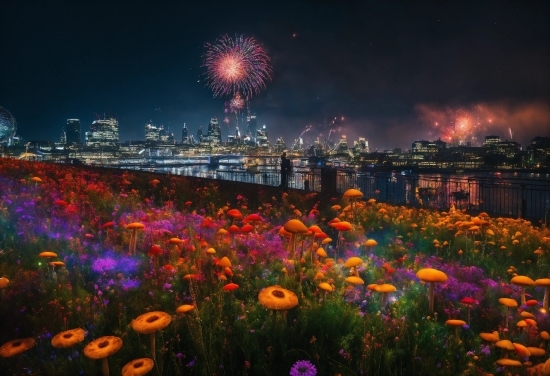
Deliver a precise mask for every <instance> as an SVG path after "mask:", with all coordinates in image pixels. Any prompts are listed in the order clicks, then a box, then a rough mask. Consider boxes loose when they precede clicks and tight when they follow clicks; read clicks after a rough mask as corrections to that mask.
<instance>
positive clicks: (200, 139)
mask: <svg viewBox="0 0 550 376" xmlns="http://www.w3.org/2000/svg"><path fill="white" fill-rule="evenodd" d="M202 138H203V137H202V125H199V129H198V130H197V141H198V142H202Z"/></svg>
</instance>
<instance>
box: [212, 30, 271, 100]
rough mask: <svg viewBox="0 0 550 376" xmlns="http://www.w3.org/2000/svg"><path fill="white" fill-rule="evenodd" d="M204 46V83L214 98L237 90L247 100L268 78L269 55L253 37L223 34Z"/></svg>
mask: <svg viewBox="0 0 550 376" xmlns="http://www.w3.org/2000/svg"><path fill="white" fill-rule="evenodd" d="M205 47H206V53H205V54H204V64H203V66H204V67H206V74H205V75H206V85H207V86H209V87H210V88H211V89H212V91H213V93H214V96H215V97H221V96H226V95H232V96H233V95H236V94H238V93H240V95H242V96H243V97H244V100H248V99H250V98H251V97H252V95H253V94H257V93H259V92H260V91H261V90H262V89H264V88H265V82H266V81H267V80H269V79H270V78H271V66H270V64H269V60H270V59H269V56H268V55H267V53H266V52H265V51H264V49H263V48H262V47H261V46H260V45H259V44H258V43H257V42H256V40H255V39H254V38H245V37H244V36H242V35H241V36H237V35H236V36H235V38H231V37H229V36H228V35H227V34H226V35H223V36H222V37H221V38H219V39H218V40H216V42H214V43H212V44H211V43H206V44H205Z"/></svg>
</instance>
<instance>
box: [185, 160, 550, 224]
mask: <svg viewBox="0 0 550 376" xmlns="http://www.w3.org/2000/svg"><path fill="white" fill-rule="evenodd" d="M182 174H188V175H191V176H194V173H193V172H192V171H191V170H182ZM209 177H212V178H216V179H222V180H232V181H239V182H244V183H252V184H263V185H270V186H274V187H277V186H280V184H281V176H280V173H279V171H278V170H265V171H260V172H250V171H246V170H216V171H215V172H213V171H212V174H211V176H209ZM288 187H289V188H293V189H302V190H308V191H318V192H326V193H330V194H335V195H336V194H342V193H343V192H345V191H346V190H348V189H350V188H357V189H359V190H360V191H361V192H363V194H364V197H365V198H375V199H376V200H377V201H380V202H387V203H390V204H395V205H410V206H416V207H425V208H433V209H438V210H442V211H447V210H448V209H449V208H450V207H451V206H454V207H456V208H457V209H466V210H468V211H470V212H472V213H475V212H481V211H485V212H487V213H489V214H490V215H497V216H498V215H503V216H512V217H521V218H527V219H530V220H532V221H544V222H545V223H546V221H547V220H548V219H550V182H547V181H534V180H528V179H521V178H517V179H514V178H505V179H497V178H486V177H469V178H468V177H443V176H441V175H439V176H422V175H400V174H393V173H377V174H368V173H361V172H356V171H354V170H340V169H323V168H313V169H311V170H296V171H294V172H293V173H292V174H290V175H289V178H288Z"/></svg>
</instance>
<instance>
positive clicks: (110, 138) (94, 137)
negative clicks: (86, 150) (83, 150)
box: [86, 117, 120, 149]
mask: <svg viewBox="0 0 550 376" xmlns="http://www.w3.org/2000/svg"><path fill="white" fill-rule="evenodd" d="M86 146H87V147H91V148H114V149H118V147H119V146H120V139H119V137H118V120H117V119H116V118H115V117H106V118H105V119H97V120H94V122H93V123H92V125H91V126H90V131H89V132H86Z"/></svg>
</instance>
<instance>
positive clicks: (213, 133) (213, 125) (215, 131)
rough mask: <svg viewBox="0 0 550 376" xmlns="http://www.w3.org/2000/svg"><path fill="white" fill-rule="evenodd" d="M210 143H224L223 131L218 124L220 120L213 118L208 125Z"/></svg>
mask: <svg viewBox="0 0 550 376" xmlns="http://www.w3.org/2000/svg"><path fill="white" fill-rule="evenodd" d="M208 142H210V143H213V144H221V143H222V131H221V128H220V125H219V124H218V118H211V119H210V123H208Z"/></svg>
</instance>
